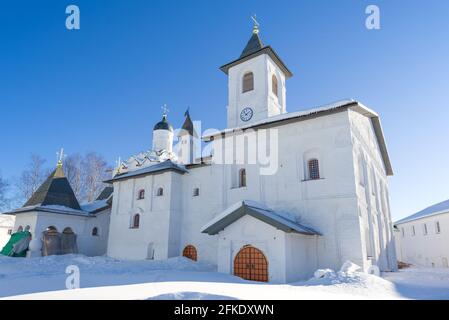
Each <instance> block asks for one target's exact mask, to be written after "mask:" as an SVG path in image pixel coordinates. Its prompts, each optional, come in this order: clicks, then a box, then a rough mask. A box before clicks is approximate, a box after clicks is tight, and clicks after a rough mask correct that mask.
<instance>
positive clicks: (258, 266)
mask: <svg viewBox="0 0 449 320" xmlns="http://www.w3.org/2000/svg"><path fill="white" fill-rule="evenodd" d="M234 274H235V275H236V276H237V277H240V278H243V279H245V280H252V281H260V282H268V261H267V259H266V258H265V255H264V254H263V252H262V251H260V250H259V249H257V248H254V247H253V246H250V245H248V246H245V247H243V248H242V249H241V250H240V251H239V253H237V255H236V256H235V259H234Z"/></svg>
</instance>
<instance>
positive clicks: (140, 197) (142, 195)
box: [137, 189, 145, 200]
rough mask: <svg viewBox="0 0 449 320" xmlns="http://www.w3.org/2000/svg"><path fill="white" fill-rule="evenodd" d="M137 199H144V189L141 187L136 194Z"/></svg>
mask: <svg viewBox="0 0 449 320" xmlns="http://www.w3.org/2000/svg"><path fill="white" fill-rule="evenodd" d="M137 199H138V200H142V199H145V190H143V189H142V190H140V191H139V195H138V197H137Z"/></svg>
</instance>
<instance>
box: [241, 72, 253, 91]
mask: <svg viewBox="0 0 449 320" xmlns="http://www.w3.org/2000/svg"><path fill="white" fill-rule="evenodd" d="M252 90H254V73H252V72H251V71H250V72H246V73H245V74H244V75H243V78H242V93H245V92H248V91H252Z"/></svg>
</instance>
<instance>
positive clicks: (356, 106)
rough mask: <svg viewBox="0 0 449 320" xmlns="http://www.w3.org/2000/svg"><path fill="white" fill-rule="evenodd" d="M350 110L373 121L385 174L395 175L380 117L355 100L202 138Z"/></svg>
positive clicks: (207, 139) (283, 115)
mask: <svg viewBox="0 0 449 320" xmlns="http://www.w3.org/2000/svg"><path fill="white" fill-rule="evenodd" d="M348 109H351V110H353V111H355V112H358V113H360V114H362V115H364V116H366V117H368V118H370V119H371V123H372V124H373V129H374V134H375V135H376V138H377V143H378V145H379V149H380V153H381V156H382V160H383V162H384V166H385V172H386V174H387V175H388V176H392V175H393V168H392V166H391V161H390V157H389V155H388V150H387V145H386V142H385V138H384V135H383V130H382V125H381V123H380V119H379V115H378V114H377V113H376V112H374V111H373V110H371V109H370V108H368V107H366V106H365V105H363V104H362V103H360V102H358V101H356V100H353V99H347V100H341V101H337V102H334V103H331V104H328V105H325V106H321V107H317V108H313V109H308V110H304V111H296V112H289V113H284V114H280V115H277V116H273V117H269V118H265V119H263V120H259V121H256V122H253V123H250V124H247V125H244V126H241V127H236V128H228V129H224V130H221V131H216V132H213V133H211V134H207V135H204V136H203V137H202V139H203V140H205V141H211V140H212V139H213V137H216V136H220V135H221V136H224V135H226V134H232V133H234V132H242V131H245V130H247V129H250V128H252V129H259V128H261V129H262V128H268V127H275V126H278V125H283V124H288V123H291V122H296V121H303V120H309V119H313V118H316V117H321V116H326V115H329V114H333V113H337V112H342V111H346V110H348Z"/></svg>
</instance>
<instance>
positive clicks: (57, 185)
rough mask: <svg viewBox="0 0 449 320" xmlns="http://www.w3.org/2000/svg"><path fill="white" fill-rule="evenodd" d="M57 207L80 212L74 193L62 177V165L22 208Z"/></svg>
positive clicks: (63, 176) (59, 165)
mask: <svg viewBox="0 0 449 320" xmlns="http://www.w3.org/2000/svg"><path fill="white" fill-rule="evenodd" d="M50 205H58V206H64V207H68V208H72V209H75V210H81V208H80V205H79V203H78V200H77V199H76V196H75V193H74V192H73V189H72V187H71V186H70V183H69V181H68V180H67V178H66V177H65V175H64V171H63V170H62V165H61V164H58V166H57V168H56V169H55V170H54V171H53V172H52V173H51V174H50V176H49V177H48V178H47V180H46V181H45V182H44V183H43V184H42V185H41V186H40V187H39V188H38V189H37V190H36V192H35V193H34V194H33V195H32V196H31V198H30V199H29V200H28V201H27V202H26V203H25V205H24V207H29V206H50Z"/></svg>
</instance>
